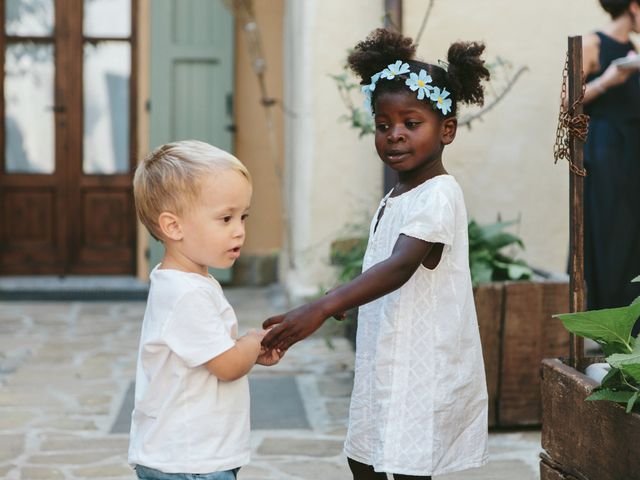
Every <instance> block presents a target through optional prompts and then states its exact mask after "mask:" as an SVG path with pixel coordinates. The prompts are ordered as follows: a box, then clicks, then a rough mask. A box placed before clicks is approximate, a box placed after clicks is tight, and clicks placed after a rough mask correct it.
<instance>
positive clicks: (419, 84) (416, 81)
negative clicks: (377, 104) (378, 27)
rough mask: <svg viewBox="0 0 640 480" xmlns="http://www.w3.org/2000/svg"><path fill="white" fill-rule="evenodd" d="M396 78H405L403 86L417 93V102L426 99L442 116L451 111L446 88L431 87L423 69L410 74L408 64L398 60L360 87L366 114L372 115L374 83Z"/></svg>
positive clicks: (428, 77) (428, 76)
mask: <svg viewBox="0 0 640 480" xmlns="http://www.w3.org/2000/svg"><path fill="white" fill-rule="evenodd" d="M407 73H408V74H409V77H408V78H406V77H407V76H406V74H407ZM396 77H404V78H406V80H405V82H404V83H405V85H407V86H408V87H409V88H410V89H411V91H413V92H415V91H417V92H418V95H417V96H418V100H423V99H424V98H425V97H426V99H427V100H429V101H430V102H431V104H432V105H433V107H434V109H439V110H440V111H441V112H442V114H443V115H446V114H447V113H449V112H450V111H451V103H452V102H451V99H450V98H447V97H448V96H449V95H450V93H449V92H447V89H446V88H443V89H442V90H440V87H436V86H435V85H431V82H432V81H433V79H432V78H431V75H428V74H427V71H426V70H425V69H421V70H420V73H418V74H416V73H414V72H410V68H409V64H408V63H406V62H405V63H403V62H402V60H398V61H397V62H396V63H392V64H389V65H387V68H385V69H384V70H382V71H381V72H378V73H376V74H375V75H373V76H372V77H371V83H370V84H369V85H364V86H363V87H362V93H364V96H365V101H364V107H365V109H366V110H367V111H368V112H370V113H373V108H372V106H371V97H372V95H373V91H374V90H375V89H376V83H378V80H380V79H381V78H386V79H387V80H395V78H396Z"/></svg>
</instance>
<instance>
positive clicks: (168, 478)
mask: <svg viewBox="0 0 640 480" xmlns="http://www.w3.org/2000/svg"><path fill="white" fill-rule="evenodd" d="M238 470H240V469H239V468H234V469H233V470H226V471H224V472H213V473H164V472H161V471H160V470H155V469H153V468H149V467H145V466H143V465H136V475H137V476H138V478H139V479H140V480H236V478H237V477H238Z"/></svg>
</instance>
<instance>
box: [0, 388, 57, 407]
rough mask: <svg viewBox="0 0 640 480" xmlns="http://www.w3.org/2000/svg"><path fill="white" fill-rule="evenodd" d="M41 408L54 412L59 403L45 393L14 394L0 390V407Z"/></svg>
mask: <svg viewBox="0 0 640 480" xmlns="http://www.w3.org/2000/svg"><path fill="white" fill-rule="evenodd" d="M16 405H19V406H21V407H27V406H29V407H41V408H42V409H43V410H55V409H56V408H57V407H60V406H61V402H60V401H59V400H58V399H56V398H54V397H52V396H51V395H48V394H47V393H46V392H42V391H41V392H39V393H35V392H16V391H5V390H4V389H3V390H0V407H11V406H16Z"/></svg>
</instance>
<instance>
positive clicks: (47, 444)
mask: <svg viewBox="0 0 640 480" xmlns="http://www.w3.org/2000/svg"><path fill="white" fill-rule="evenodd" d="M128 447H129V441H128V439H126V438H118V437H97V438H87V437H84V436H79V435H56V434H54V435H45V437H44V438H43V440H42V443H41V445H40V448H41V449H42V450H43V451H54V450H57V451H85V450H115V451H121V452H125V451H127V448H128Z"/></svg>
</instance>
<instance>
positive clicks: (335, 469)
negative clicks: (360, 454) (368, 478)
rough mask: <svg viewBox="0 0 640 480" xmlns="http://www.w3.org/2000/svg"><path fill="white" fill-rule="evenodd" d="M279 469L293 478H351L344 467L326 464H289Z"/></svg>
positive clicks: (311, 479) (310, 479) (334, 479)
mask: <svg viewBox="0 0 640 480" xmlns="http://www.w3.org/2000/svg"><path fill="white" fill-rule="evenodd" d="M280 469H281V470H282V471H283V472H284V473H286V474H287V475H291V476H292V477H294V478H302V479H309V480H317V479H319V478H322V479H324V478H327V479H328V478H330V479H331V480H351V479H352V478H353V477H352V476H351V473H349V470H348V468H346V460H345V466H342V467H341V466H340V465H336V464H335V463H328V462H316V461H313V462H291V463H285V464H282V465H280Z"/></svg>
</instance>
